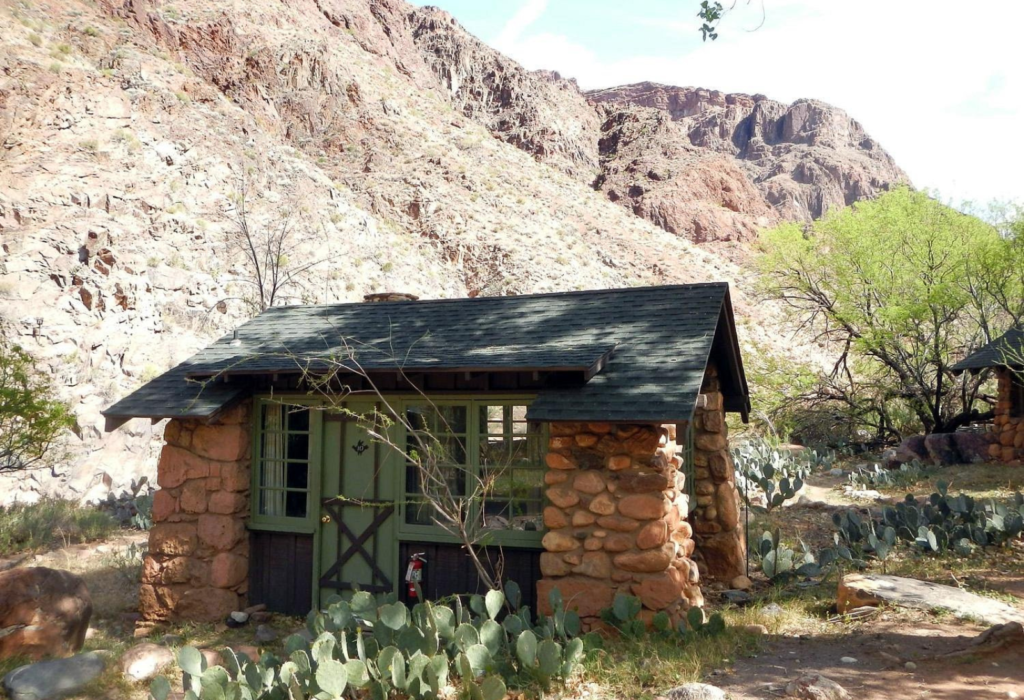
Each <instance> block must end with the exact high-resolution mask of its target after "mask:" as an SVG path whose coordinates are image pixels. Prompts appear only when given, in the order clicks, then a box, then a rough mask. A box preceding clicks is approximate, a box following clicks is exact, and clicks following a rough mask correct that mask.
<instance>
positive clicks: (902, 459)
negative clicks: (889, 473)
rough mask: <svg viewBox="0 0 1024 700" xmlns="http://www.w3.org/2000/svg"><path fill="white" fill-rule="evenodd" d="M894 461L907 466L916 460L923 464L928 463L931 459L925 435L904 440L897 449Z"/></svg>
mask: <svg viewBox="0 0 1024 700" xmlns="http://www.w3.org/2000/svg"><path fill="white" fill-rule="evenodd" d="M894 457H895V459H894V461H895V462H896V463H897V464H907V463H908V462H913V461H914V460H915V459H917V460H920V461H922V462H927V461H928V459H929V456H928V450H926V449H925V446H924V436H923V435H911V436H910V437H908V438H904V439H903V442H901V443H900V446H899V447H897V448H896V453H895V455H894Z"/></svg>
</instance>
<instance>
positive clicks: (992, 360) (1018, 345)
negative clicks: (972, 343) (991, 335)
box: [951, 328, 1024, 372]
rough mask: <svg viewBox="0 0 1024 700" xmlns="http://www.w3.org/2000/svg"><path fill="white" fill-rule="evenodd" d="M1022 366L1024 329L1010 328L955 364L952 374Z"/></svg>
mask: <svg viewBox="0 0 1024 700" xmlns="http://www.w3.org/2000/svg"><path fill="white" fill-rule="evenodd" d="M1022 364H1024V328H1011V329H1010V330H1008V331H1007V332H1006V333H1004V334H1003V335H1001V336H1000V337H998V338H996V339H995V340H993V341H992V342H991V343H989V344H988V345H986V346H984V347H982V348H981V349H980V350H978V351H977V352H975V353H973V354H972V355H968V356H967V357H965V358H964V359H962V360H960V361H959V362H957V363H956V364H955V365H953V367H952V368H951V369H952V370H953V371H954V372H963V371H964V370H968V369H985V368H986V367H1001V366H1004V365H1010V366H1019V365H1022Z"/></svg>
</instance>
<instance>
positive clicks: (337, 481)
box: [319, 402, 402, 604]
mask: <svg viewBox="0 0 1024 700" xmlns="http://www.w3.org/2000/svg"><path fill="white" fill-rule="evenodd" d="M346 408H348V409H349V410H350V411H352V412H354V413H356V414H360V415H365V414H369V413H371V412H372V411H373V409H374V405H373V403H371V402H359V403H357V402H351V403H349V404H347V405H346ZM323 436H324V447H323V455H324V459H323V475H322V478H321V482H320V483H321V493H320V523H321V524H320V537H319V541H320V578H319V602H320V604H322V603H323V601H325V600H327V598H328V597H329V596H330V595H332V594H335V593H338V594H342V595H345V594H347V593H351V592H352V591H353V590H355V589H357V588H358V589H359V590H363V591H369V592H371V593H390V592H391V591H393V590H396V589H397V586H398V583H399V582H398V579H397V575H398V532H397V522H398V521H397V517H396V515H395V512H396V508H395V499H396V498H397V496H398V486H399V484H400V483H401V479H400V478H399V477H400V475H399V473H398V470H399V469H400V468H401V465H402V461H401V458H400V457H401V456H400V455H398V454H396V453H395V452H394V450H392V449H391V448H390V447H388V446H387V445H383V444H380V443H379V442H376V441H374V440H372V439H371V438H370V436H369V435H368V434H367V432H366V430H365V428H364V427H363V426H362V425H361V424H360V422H359V421H357V420H355V419H353V418H352V417H349V416H343V415H341V414H337V413H328V414H326V415H325V416H324V429H323Z"/></svg>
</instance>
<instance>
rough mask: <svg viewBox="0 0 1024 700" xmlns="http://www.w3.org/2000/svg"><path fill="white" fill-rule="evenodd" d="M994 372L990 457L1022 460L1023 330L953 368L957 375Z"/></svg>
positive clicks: (1023, 433)
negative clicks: (964, 372) (994, 398)
mask: <svg viewBox="0 0 1024 700" xmlns="http://www.w3.org/2000/svg"><path fill="white" fill-rule="evenodd" d="M985 369H993V370H994V371H995V375H996V382H997V387H998V389H997V396H996V405H995V418H994V419H993V421H992V431H991V432H990V433H989V436H990V439H991V444H990V445H989V456H990V457H991V458H992V459H993V460H995V461H997V462H1004V463H1007V464H1010V463H1020V462H1021V461H1024V329H1022V328H1011V329H1010V330H1009V331H1007V332H1006V333H1005V334H1004V335H1002V336H1001V337H999V338H997V339H996V340H994V341H992V342H991V343H989V344H988V345H986V346H985V347H983V348H981V349H980V350H978V351H977V352H975V353H974V354H972V355H970V356H969V357H967V358H965V359H964V360H962V361H960V362H958V363H957V364H955V365H954V366H953V370H954V371H956V372H963V371H970V372H974V373H977V372H981V371H982V370H985Z"/></svg>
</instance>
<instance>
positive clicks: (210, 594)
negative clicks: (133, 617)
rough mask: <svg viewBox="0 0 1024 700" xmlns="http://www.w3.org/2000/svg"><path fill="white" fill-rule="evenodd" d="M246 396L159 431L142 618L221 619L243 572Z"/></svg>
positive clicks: (233, 603)
mask: <svg viewBox="0 0 1024 700" xmlns="http://www.w3.org/2000/svg"><path fill="white" fill-rule="evenodd" d="M250 411H251V402H248V401H247V402H245V403H243V404H241V405H239V406H237V407H235V408H234V409H232V410H230V411H228V412H227V413H225V414H224V415H223V416H221V417H220V418H218V419H217V420H216V421H215V422H213V423H210V424H207V423H204V422H202V421H197V420H177V419H172V420H171V421H169V422H168V423H167V427H166V429H165V430H164V447H163V449H162V451H161V453H160V460H159V463H158V465H157V484H158V485H159V486H160V489H159V490H158V491H157V492H156V493H155V494H154V495H153V527H152V529H151V530H150V532H149V553H148V554H147V555H146V558H145V561H144V562H143V568H142V585H141V587H140V589H139V608H140V612H141V613H142V617H143V619H144V620H146V621H151V622H152V621H164V620H195V621H216V620H222V619H223V618H224V617H225V616H227V614H228V613H230V612H231V611H233V610H238V609H239V607H240V606H242V605H243V604H244V602H245V599H246V594H247V592H248V578H249V539H248V537H247V536H246V528H245V523H246V519H247V518H248V514H249V461H250V455H249V452H250V444H251V435H252V429H251V421H250V415H251V412H250Z"/></svg>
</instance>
